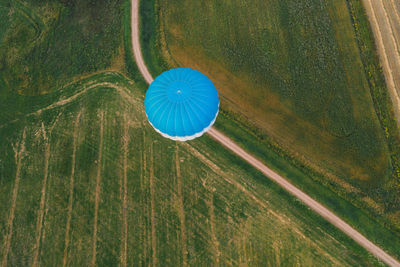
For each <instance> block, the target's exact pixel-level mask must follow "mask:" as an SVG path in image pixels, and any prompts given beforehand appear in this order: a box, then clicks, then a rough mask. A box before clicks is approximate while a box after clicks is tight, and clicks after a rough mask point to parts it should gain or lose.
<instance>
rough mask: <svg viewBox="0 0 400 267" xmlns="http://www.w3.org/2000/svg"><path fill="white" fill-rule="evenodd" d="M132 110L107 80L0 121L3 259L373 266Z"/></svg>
mask: <svg viewBox="0 0 400 267" xmlns="http://www.w3.org/2000/svg"><path fill="white" fill-rule="evenodd" d="M22 99H23V100H20V101H26V100H27V98H22ZM142 103H143V96H142V94H141V90H138V89H137V88H136V85H135V83H134V82H132V81H131V80H129V79H127V78H125V77H124V76H122V75H121V74H118V73H113V72H109V73H102V74H97V75H94V76H91V77H89V78H87V79H84V80H81V81H79V82H78V83H76V84H72V85H70V86H68V87H65V88H64V89H63V90H62V91H60V92H59V93H58V94H53V95H52V99H51V101H50V102H49V103H38V104H35V103H33V104H32V106H31V110H29V111H28V110H27V111H26V113H25V114H24V116H21V117H19V118H16V120H15V121H14V122H7V121H2V123H1V125H0V127H1V132H0V133H1V138H0V140H1V144H0V145H1V147H2V148H3V149H4V150H3V152H4V153H1V156H0V162H1V168H0V174H1V176H0V177H1V180H0V181H1V182H0V191H1V194H0V196H1V199H0V201H1V203H3V205H2V206H1V210H0V213H1V216H0V218H1V219H0V226H1V227H0V229H1V234H0V243H1V244H2V251H1V254H0V255H1V259H2V263H5V262H6V263H7V264H9V265H12V266H14V265H18V266H21V265H31V264H32V265H34V264H35V263H38V264H40V265H44V266H49V265H50V266H54V265H57V266H60V265H61V264H62V263H66V264H68V265H72V266H82V265H89V264H90V263H91V262H96V264H98V265H101V266H103V265H107V266H109V265H116V264H117V263H121V264H122V265H124V264H127V265H129V266H130V265H132V264H136V265H148V264H150V265H151V264H154V265H163V264H167V265H170V266H176V265H177V264H178V265H180V264H184V263H187V264H190V265H210V264H212V263H220V264H221V265H225V264H232V265H238V264H240V263H248V264H255V265H264V264H268V265H285V266H287V265H296V264H300V265H307V266H309V265H315V264H323V265H324V266H329V265H331V266H337V265H356V264H360V263H362V264H363V265H368V264H371V265H372V264H377V262H375V261H374V259H373V258H372V257H371V256H369V255H367V253H366V252H365V251H364V250H362V249H360V248H358V246H356V245H355V244H353V243H352V242H351V241H349V240H348V239H347V238H346V237H344V236H343V234H341V233H340V232H338V231H337V230H335V229H333V228H332V227H330V226H329V225H327V224H324V222H323V220H322V219H321V218H319V217H318V216H316V215H314V214H313V213H312V212H311V211H309V210H308V209H306V208H305V207H304V206H302V205H301V204H300V203H298V202H297V201H295V200H294V199H292V198H291V197H289V196H288V195H287V194H285V193H284V192H281V190H279V188H277V187H276V186H275V185H273V184H271V183H269V182H268V181H267V180H265V179H260V177H262V175H260V174H257V173H254V171H253V172H252V171H248V170H247V168H246V167H245V166H241V165H240V164H237V163H235V162H232V161H231V159H230V157H231V156H229V154H227V152H224V151H223V149H217V151H215V149H212V148H213V147H215V144H214V143H213V142H212V141H211V140H209V139H208V138H203V139H201V140H198V141H195V142H191V143H175V142H172V141H167V140H165V139H163V138H162V137H160V136H159V135H158V134H157V133H155V132H154V131H153V130H152V128H151V127H150V126H149V125H148V123H147V120H146V117H145V115H144V110H143V104H142ZM11 132H13V133H14V134H13V135H11V134H10V133H11Z"/></svg>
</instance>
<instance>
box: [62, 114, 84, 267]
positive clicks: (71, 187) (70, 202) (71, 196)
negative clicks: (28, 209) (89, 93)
mask: <svg viewBox="0 0 400 267" xmlns="http://www.w3.org/2000/svg"><path fill="white" fill-rule="evenodd" d="M81 114H82V111H80V112H79V113H78V115H77V116H76V118H75V123H74V133H73V141H72V162H71V175H70V185H69V200H68V214H67V225H66V227H65V241H64V257H63V267H65V266H66V265H67V259H68V247H69V231H70V227H71V218H72V206H73V202H74V177H75V160H76V142H77V139H78V126H79V119H80V117H81Z"/></svg>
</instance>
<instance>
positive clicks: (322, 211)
mask: <svg viewBox="0 0 400 267" xmlns="http://www.w3.org/2000/svg"><path fill="white" fill-rule="evenodd" d="M365 1H368V2H369V1H370V0H365ZM376 2H379V1H376ZM131 16H132V17H131V19H132V21H131V23H132V24H131V30H132V36H131V38H132V47H133V53H134V56H135V60H136V63H137V65H138V68H139V70H140V72H141V74H142V75H143V77H144V79H145V80H146V82H147V83H149V84H150V83H151V82H152V81H153V77H152V76H151V74H150V72H149V71H148V69H147V67H146V65H145V63H144V59H143V56H142V54H141V50H140V41H139V0H132V2H131ZM208 134H209V135H210V136H211V137H212V138H213V139H215V140H216V141H218V142H219V143H221V144H222V145H223V146H225V147H226V148H228V149H229V150H231V151H232V152H233V153H235V154H236V155H238V156H240V157H241V158H242V159H244V160H245V161H247V162H248V163H249V164H251V165H252V166H253V167H255V168H257V169H258V170H260V171H261V172H262V173H264V174H265V175H266V176H267V177H269V178H270V179H272V180H273V181H274V182H276V183H277V184H279V185H280V186H281V187H283V188H284V189H285V190H286V191H288V192H289V193H291V194H292V195H294V196H295V197H297V198H298V199H299V200H301V201H302V202H303V203H304V204H305V205H307V206H308V207H309V208H311V209H312V210H314V211H315V212H316V213H318V214H319V215H320V216H322V217H323V218H325V219H326V220H327V221H329V222H330V223H331V224H333V225H334V226H336V227H337V228H339V229H340V230H341V231H343V232H344V233H345V234H346V235H348V236H349V237H350V238H352V239H353V240H354V241H356V242H357V243H358V244H359V245H361V246H362V247H364V248H365V249H366V250H368V251H369V252H370V253H372V254H373V255H375V256H376V257H377V258H379V259H380V260H382V261H383V262H385V263H386V264H388V265H389V266H398V267H400V262H398V261H397V260H396V259H394V258H393V257H391V256H390V255H388V254H387V253H386V252H385V251H383V250H382V249H381V248H379V247H378V246H376V245H375V244H373V243H372V242H371V241H369V240H368V239H367V238H365V237H364V236H363V235H362V234H361V233H359V232H358V231H357V230H355V229H354V228H352V227H351V226H350V225H349V224H347V223H346V222H345V221H343V220H342V219H340V218H339V217H338V216H336V215H335V214H334V213H332V212H331V211H330V210H328V209H327V208H326V207H324V206H323V205H321V204H320V203H318V202H317V201H315V200H314V199H312V198H311V197H309V196H308V195H307V194H305V193H304V192H302V191H301V190H299V189H298V188H297V187H295V186H294V185H292V184H291V183H289V182H288V181H287V180H286V179H285V178H284V177H282V176H280V175H279V174H277V173H276V172H274V171H273V170H271V169H270V168H268V167H267V166H266V165H264V164H263V163H262V162H261V161H259V160H258V159H256V158H255V157H253V156H252V155H250V154H249V153H247V152H246V151H244V150H243V149H242V148H241V147H239V146H238V145H237V144H235V143H234V142H233V141H232V140H230V139H229V138H228V137H227V136H225V135H224V134H222V133H220V132H219V131H218V130H216V129H214V128H211V129H210V130H209V131H208Z"/></svg>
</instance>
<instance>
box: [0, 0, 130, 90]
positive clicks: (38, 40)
mask: <svg viewBox="0 0 400 267" xmlns="http://www.w3.org/2000/svg"><path fill="white" fill-rule="evenodd" d="M122 2H123V1H121V0H118V1H107V0H100V1H96V2H95V3H94V2H93V1H90V0H83V1H76V0H73V1H61V0H60V1H43V0H38V1H22V0H15V1H14V0H13V1H11V0H3V1H2V2H1V3H0V14H2V16H1V22H0V23H1V24H0V25H1V26H2V27H1V28H0V40H1V45H0V70H1V72H0V84H4V85H5V87H6V88H7V89H8V90H7V92H8V91H12V92H18V93H20V94H24V95H39V94H43V93H47V92H51V91H54V90H55V88H60V87H61V86H62V85H63V84H65V83H66V82H71V81H73V80H74V79H76V76H79V75H83V74H89V73H93V72H96V71H99V70H103V69H113V70H121V67H123V55H121V53H122V50H121V49H115V48H116V47H118V48H122V47H123V45H122V42H121V41H122V38H121V37H122V32H121V27H120V25H121V19H122ZM99 25H102V26H99ZM7 92H5V91H2V92H1V93H2V95H5V94H7Z"/></svg>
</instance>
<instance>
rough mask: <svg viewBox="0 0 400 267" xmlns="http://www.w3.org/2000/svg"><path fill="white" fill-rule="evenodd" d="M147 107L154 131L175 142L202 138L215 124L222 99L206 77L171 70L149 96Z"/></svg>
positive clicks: (184, 70) (160, 77)
mask: <svg viewBox="0 0 400 267" xmlns="http://www.w3.org/2000/svg"><path fill="white" fill-rule="evenodd" d="M144 107H145V112H146V115H147V118H148V119H149V122H150V124H151V125H152V126H153V127H154V129H155V130H156V131H157V132H159V133H160V134H161V135H163V136H164V137H167V138H170V139H172V140H179V141H187V140H191V139H194V138H196V137H199V136H201V135H202V134H203V133H205V132H206V131H207V130H208V129H209V128H210V127H211V126H212V125H213V124H214V122H215V120H216V118H217V115H218V109H219V98H218V93H217V90H216V89H215V86H214V84H213V83H212V82H211V81H210V79H208V78H207V76H205V75H204V74H202V73H201V72H199V71H197V70H193V69H189V68H177V69H171V70H168V71H166V72H164V73H162V74H161V75H160V76H158V77H157V78H156V79H155V80H154V81H153V82H152V83H151V85H150V87H149V89H148V90H147V92H146V97H145V100H144Z"/></svg>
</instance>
